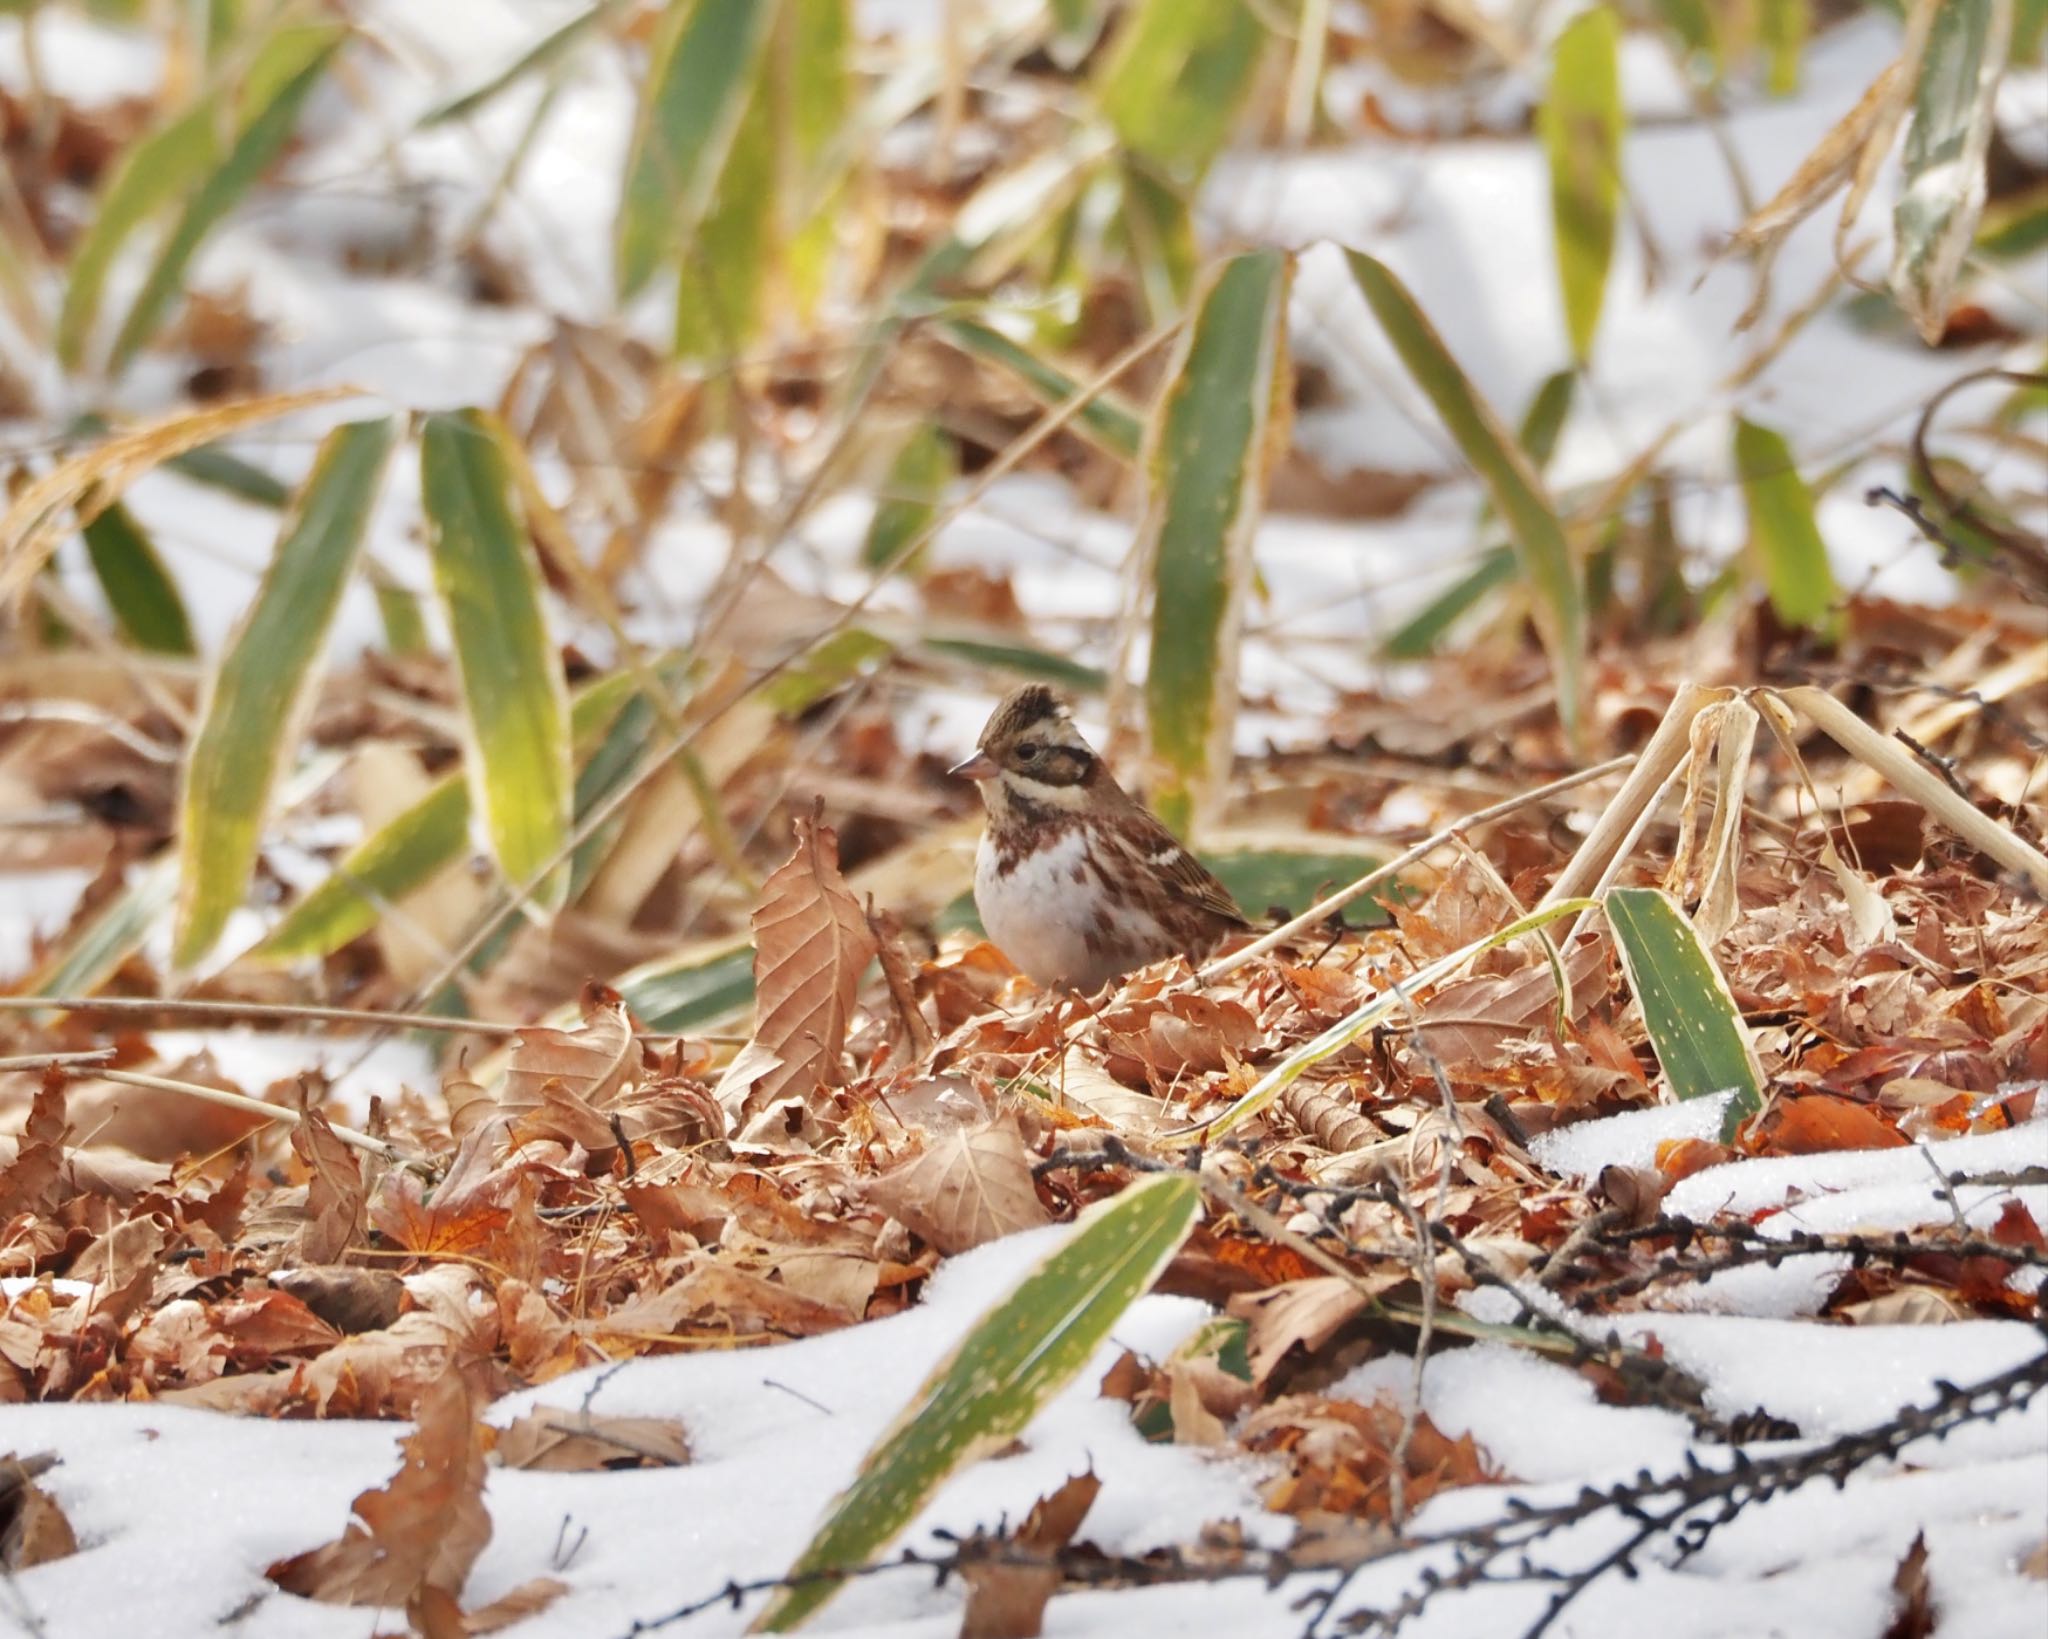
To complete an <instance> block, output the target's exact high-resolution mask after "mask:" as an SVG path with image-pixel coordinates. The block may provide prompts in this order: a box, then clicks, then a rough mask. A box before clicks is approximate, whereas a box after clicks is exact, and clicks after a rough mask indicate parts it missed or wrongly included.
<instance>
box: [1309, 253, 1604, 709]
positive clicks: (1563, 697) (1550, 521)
mask: <svg viewBox="0 0 2048 1639" xmlns="http://www.w3.org/2000/svg"><path fill="white" fill-rule="evenodd" d="M1344 254H1345V256H1346V258H1347V259H1348V260H1349V262H1350V264H1351V276H1352V277H1353V278H1354V279H1355V280H1357V281H1358V287H1359V289H1360V290H1361V291H1363V292H1364V294H1365V299H1366V302H1367V304H1368V305H1369V306H1370V307H1371V308H1372V310H1373V313H1374V315H1375V316H1376V317H1377V318H1378V319H1379V322H1380V325H1381V327H1382V328H1383V329H1384V330H1385V331H1386V333H1387V339H1388V340H1389V341H1391V342H1392V343H1393V345H1394V350H1395V352H1397V353H1398V354H1399V355H1400V357H1401V362H1402V363H1403V364H1404V365H1405V366H1406V367H1407V370H1408V373H1409V375H1411V376H1413V377H1414V378H1415V381H1416V384H1417V385H1418V386H1420V387H1421V388H1422V390H1423V391H1424V392H1425V393H1426V394H1428V396H1429V400H1430V402H1431V404H1433V405H1434V406H1435V407H1436V413H1437V415H1438V417H1439V418H1440V419H1441V420H1442V422H1443V424H1444V428H1445V430H1446V431H1448V432H1449V433H1450V435H1451V437H1452V438H1453V439H1454V440H1455V441H1456V443H1457V445H1458V449H1459V450H1460V452H1461V453H1462V454H1463V455H1464V457H1465V460H1466V461H1467V463H1469V464H1470V466H1471V467H1472V470H1473V471H1474V472H1476V473H1477V474H1478V475H1479V478H1480V481H1481V482H1482V483H1483V484H1485V486H1486V489H1487V493H1488V494H1489V495H1490V496H1491V498H1492V500H1493V504H1494V507H1495V509H1496V510H1497V511H1498V512H1499V514H1500V516H1501V518H1502V520H1503V521H1504V522H1505V523H1506V525H1507V528H1508V538H1509V539H1510V540H1511V541H1512V542H1513V543H1514V548H1515V556H1516V558H1517V560H1518V561H1519V562H1520V564H1521V567H1522V574H1523V576H1524V578H1525V579H1526V580H1527V581H1528V582H1529V585H1530V587H1531V588H1532V589H1533V591H1534V593H1535V598H1536V624H1537V628H1538V630H1540V631H1541V632H1542V634H1543V641H1544V643H1545V645H1546V647H1548V649H1549V650H1550V664H1551V670H1552V671H1553V673H1554V674H1555V676H1556V679H1557V710H1558V716H1559V717H1560V718H1561V719H1563V722H1564V726H1565V732H1566V733H1567V734H1568V735H1571V736H1574V737H1576V735H1577V734H1578V732H1579V724H1580V718H1581V713H1582V711H1583V709H1584V701H1585V654H1586V604H1585V591H1584V588H1583V587H1582V585H1581V583H1580V578H1579V566H1578V563H1577V561H1576V560H1575V559H1574V557H1573V555H1572V550H1571V545H1570V543H1569V542H1568V541H1567V540H1566V539H1565V533H1564V527H1563V525H1562V524H1560V523H1559V522H1558V518H1557V512H1556V509H1555V508H1554V507H1553V506H1552V505H1551V503H1550V497H1549V496H1548V495H1547V494H1545V493H1544V489H1543V480H1542V479H1541V478H1540V477H1538V476H1537V474H1536V472H1535V470H1534V468H1533V467H1531V465H1530V464H1529V460H1528V458H1527V457H1526V456H1524V455H1523V454H1522V452H1521V450H1520V449H1519V448H1518V447H1517V446H1516V444H1515V443H1514V441H1513V440H1512V439H1510V438H1509V437H1508V436H1507V433H1506V431H1505V429H1503V428H1502V426H1501V425H1500V422H1499V421H1498V419H1497V418H1496V417H1495V416H1494V413H1493V411H1492V410H1491V409H1489V408H1488V407H1487V405H1486V402H1485V401H1484V400H1483V399H1481V398H1480V397H1479V395H1478V393H1477V392H1476V391H1474V390H1473V387H1472V384H1471V382H1470V381H1468V380H1466V378H1465V374H1464V372H1463V371H1462V370H1460V369H1459V368H1458V362H1457V360H1456V359H1454V358H1452V357H1451V354H1450V350H1449V349H1448V348H1447V347H1445V346H1444V343H1443V338H1442V337H1441V336H1439V335H1438V334H1437V333H1436V330H1435V328H1434V327H1433V326H1432V325H1431V324H1430V322H1429V320H1428V319H1427V318H1425V317H1424V316H1423V313H1422V310H1421V308H1419V307H1418V306H1416V304H1415V298H1414V297H1413V296H1411V295H1410V294H1409V293H1408V290H1407V287H1406V286H1404V285H1403V284H1402V283H1401V281H1400V280H1399V279H1397V278H1396V277H1395V276H1394V274H1393V272H1392V270H1391V269H1389V268H1388V267H1387V266H1386V265H1385V264H1384V263H1381V262H1378V261H1375V260H1374V259H1373V258H1372V257H1370V256H1366V255H1363V254H1361V253H1360V252H1358V251H1355V250H1352V251H1346V252H1345V253H1344Z"/></svg>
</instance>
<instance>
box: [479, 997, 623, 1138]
mask: <svg viewBox="0 0 2048 1639" xmlns="http://www.w3.org/2000/svg"><path fill="white" fill-rule="evenodd" d="M639 1067H640V1048H639V1044H638V1043H637V1042H635V1041H634V1039H633V1021H632V1020H631V1019H630V1018H629V1017H627V1014H626V1004H625V1002H624V1001H622V1000H621V999H620V997H619V994H618V992H617V991H615V990H608V989H606V988H605V987H603V986H601V985H591V986H589V987H587V988H586V989H585V991H584V994H583V1022H582V1023H581V1024H579V1025H578V1026H577V1027H576V1028H575V1029H574V1030H557V1029H555V1028H553V1027H552V1026H549V1025H533V1026H530V1027H529V1028H527V1029H525V1030H522V1031H520V1032H519V1045H518V1047H517V1048H515V1049H514V1050H513V1053H512V1062H511V1063H510V1065H509V1066H507V1068H506V1071H505V1085H504V1088H503V1090H502V1091H501V1092H500V1093H499V1094H498V1108H499V1109H500V1110H503V1111H505V1112H506V1113H508V1114H516V1113H518V1112H519V1111H522V1110H533V1109H538V1108H539V1107H540V1106H541V1105H542V1104H544V1103H545V1102H546V1101H547V1092H548V1083H549V1082H551V1081H559V1082H560V1083H561V1084H562V1085H561V1089H560V1090H561V1091H562V1092H564V1093H566V1094H568V1095H569V1096H571V1097H573V1098H574V1099H575V1100H576V1101H577V1102H579V1103H582V1104H586V1105H588V1106H590V1107H591V1108H592V1109H599V1110H601V1109H605V1108H607V1107H608V1106H609V1105H610V1104H611V1103H612V1102H613V1100H614V1099H615V1097H616V1095H617V1093H618V1091H619V1089H620V1088H621V1087H622V1086H624V1085H625V1083H626V1080H627V1078H628V1077H629V1076H631V1075H632V1074H633V1073H634V1072H635V1071H636V1070H638V1068H639Z"/></svg>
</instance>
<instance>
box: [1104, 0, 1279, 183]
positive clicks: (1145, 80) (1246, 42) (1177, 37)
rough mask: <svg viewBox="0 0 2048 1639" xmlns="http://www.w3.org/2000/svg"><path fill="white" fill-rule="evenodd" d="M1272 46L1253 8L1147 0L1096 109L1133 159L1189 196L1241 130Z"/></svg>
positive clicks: (1115, 56) (1110, 66)
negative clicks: (1242, 114)
mask: <svg viewBox="0 0 2048 1639" xmlns="http://www.w3.org/2000/svg"><path fill="white" fill-rule="evenodd" d="M1266 40H1267V34H1266V30H1265V27H1264V25H1262V24H1261V23H1260V21H1259V19H1258V16H1257V14H1256V12H1255V10H1254V8H1253V6H1252V5H1251V4H1250V3H1249V0H1140V4H1139V5H1138V6H1137V8H1136V13H1135V15H1133V16H1130V17H1127V18H1126V19H1125V20H1124V22H1123V24H1122V26H1121V27H1120V28H1119V29H1118V31H1117V37H1116V40H1115V42H1114V44H1113V45H1112V46H1111V47H1110V51H1109V55H1108V57H1107V59H1106V60H1105V61H1104V63H1103V66H1102V70H1101V73H1100V74H1099V76H1098V77H1097V79H1096V84H1095V94H1096V101H1097V103H1098V105H1099V106H1100V107H1101V109H1102V112H1103V113H1104V114H1105V115H1106V116H1107V117H1108V119H1109V122H1110V124H1111V125H1112V126H1113V127H1114V128H1115V130H1116V134H1117V137H1118V138H1119V140H1120V141H1121V143H1122V145H1123V146H1124V147H1125V148H1126V149H1128V150H1130V152H1131V153H1133V154H1135V155H1136V156H1138V157H1139V158H1140V159H1142V160H1145V161H1148V162H1150V163H1151V164H1152V165H1154V166H1156V167H1158V168H1159V169H1160V170H1161V171H1163V172H1164V173H1166V175H1167V176H1168V177H1170V178H1171V179H1172V180H1173V181H1174V182H1175V183H1177V184H1179V185H1181V186H1183V187H1184V186H1187V185H1189V184H1191V183H1194V182H1196V181H1199V180H1200V178H1201V176H1202V173H1203V172H1204V171H1206V170H1207V169H1208V168H1209V163H1210V161H1212V160H1213V159H1214V158H1215V157H1216V155H1217V154H1218V153H1219V152H1220V151H1221V150H1222V147H1223V144H1224V143H1225V142H1226V141H1227V140H1228V139H1229V137H1230V134H1231V132H1232V130H1234V129H1235V127H1236V125H1237V116H1238V110H1239V109H1240V108H1241V107H1242V106H1243V104H1244V100H1245V98H1246V97H1247V96H1248V95H1249V94H1250V92H1251V87H1252V81H1253V79H1254V78H1255V77H1256V76H1257V73H1258V68H1259V60H1260V58H1261V57H1262V56H1263V55H1264V52H1265V46H1266Z"/></svg>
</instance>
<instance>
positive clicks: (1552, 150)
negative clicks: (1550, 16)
mask: <svg viewBox="0 0 2048 1639" xmlns="http://www.w3.org/2000/svg"><path fill="white" fill-rule="evenodd" d="M1620 51H1621V23H1620V21H1619V19H1617V18H1616V17H1615V15H1614V13H1613V12H1612V11H1611V10H1609V9H1608V8H1607V7H1606V6H1595V7H1593V8H1592V10H1590V11H1582V12H1580V13H1579V15H1578V16H1576V17H1574V18H1573V19H1572V20H1571V22H1570V23H1569V24H1568V25H1566V27H1565V31H1564V32H1563V33H1562V34H1560V35H1559V36H1558V37H1557V46H1556V49H1555V51H1554V53H1553V55H1552V58H1551V70H1550V89H1549V92H1548V94H1547V95H1546V96H1545V97H1544V99H1543V106H1542V107H1541V108H1540V109H1538V110H1537V117H1536V123H1537V126H1538V128H1539V130H1540V131H1541V132H1542V135H1543V148H1544V152H1545V153H1546V154H1547V155H1548V156H1549V159H1550V216H1551V224H1552V231H1553V233H1554V235H1555V238H1556V242H1557V277H1558V283H1559V285H1560V286H1561V287H1562V289H1563V291H1564V317H1565V331H1566V333H1567V334H1568V335H1569V336H1570V337H1571V343H1572V357H1573V358H1575V359H1577V360H1578V361H1579V363H1581V364H1584V363H1585V362H1586V361H1587V359H1589V358H1590V357H1592V353H1593V337H1594V334H1595V333H1596V332H1597V331H1598V330H1599V328H1600V307H1601V303H1602V300H1603V299H1604V298H1605V296H1606V293H1607V271H1608V268H1609V267H1610V266H1611V265H1612V263H1613V261H1614V224H1615V217H1616V214H1617V212H1618V211H1619V209H1620V202H1621V139H1622V132H1623V129H1624V126H1625V123H1626V122H1625V117H1624V114H1623V111H1622V102H1621V70H1620V67H1619V55H1620Z"/></svg>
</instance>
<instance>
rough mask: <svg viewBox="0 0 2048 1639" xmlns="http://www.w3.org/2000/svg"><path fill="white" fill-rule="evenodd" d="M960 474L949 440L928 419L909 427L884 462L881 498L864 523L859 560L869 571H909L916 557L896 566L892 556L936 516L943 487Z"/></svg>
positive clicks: (914, 537)
mask: <svg viewBox="0 0 2048 1639" xmlns="http://www.w3.org/2000/svg"><path fill="white" fill-rule="evenodd" d="M958 473H959V460H958V457H957V455H956V453H955V450H954V446H953V441H952V439H950V438H948V437H947V436H946V435H945V434H944V433H943V432H941V431H940V430H939V429H938V427H937V426H935V425H934V424H933V423H931V422H929V421H920V422H918V423H917V425H916V426H914V427H912V428H911V429H910V436H909V437H907V438H905V439H904V440H903V442H902V444H901V445H899V446H898V448H897V450H896V457H895V459H894V460H892V461H891V462H890V463H889V473H888V476H887V477H886V478H884V479H883V480H882V495H881V499H880V500H879V501H878V502H877V503H876V505H875V515H874V517H873V518H871V519H870V520H869V521H868V533H867V539H866V540H864V541H863V542H862V543H861V549H860V561H861V562H862V563H864V564H866V565H867V566H868V568H870V569H882V568H892V569H902V570H907V571H912V572H914V571H915V570H916V569H917V568H918V564H917V562H916V560H915V558H913V559H911V560H909V561H907V562H902V563H899V562H897V555H898V554H899V553H900V552H902V550H903V549H904V548H905V547H906V546H908V545H909V544H910V543H911V542H912V541H914V540H916V539H917V538H918V536H920V535H921V534H923V533H924V532H925V530H926V529H928V528H930V527H931V521H932V519H933V518H935V517H937V516H938V511H939V502H940V501H941V500H943V499H944V498H945V494H946V486H947V485H948V484H950V483H951V482H952V481H953V479H954V478H955V477H956V476H957V475H958Z"/></svg>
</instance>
